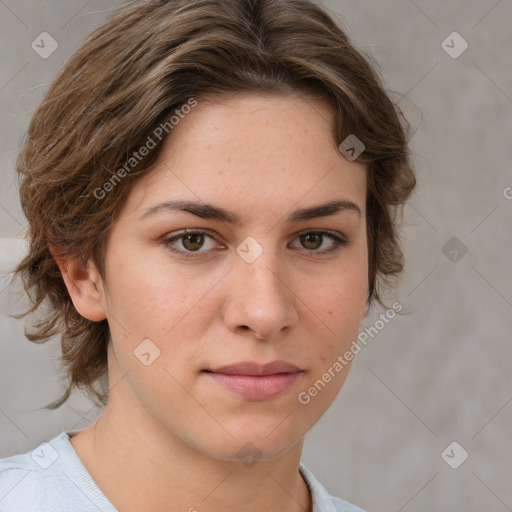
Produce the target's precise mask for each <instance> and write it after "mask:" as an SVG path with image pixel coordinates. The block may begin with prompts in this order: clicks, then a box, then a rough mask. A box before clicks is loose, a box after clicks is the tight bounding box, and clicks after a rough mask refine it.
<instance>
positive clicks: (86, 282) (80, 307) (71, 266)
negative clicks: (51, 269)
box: [48, 246, 107, 322]
mask: <svg viewBox="0 0 512 512" xmlns="http://www.w3.org/2000/svg"><path fill="white" fill-rule="evenodd" d="M48 248H49V250H50V252H51V254H52V256H53V257H54V259H55V261H56V262H57V265H58V266H59V269H60V271H61V274H62V278H63V279H64V283H65V285H66V288H67V289H68V293H69V296H70V297H71V300H72V301H73V305H74V306H75V309H76V310H77V311H78V312H79V313H80V314H81V315H82V316H83V317H85V318H87V319H88V320H91V321H93V322H99V321H101V320H104V319H105V318H107V312H106V307H105V296H104V292H103V286H102V283H101V277H100V275H99V274H98V271H97V270H96V268H95V266H94V264H93V263H92V262H91V261H90V260H89V261H88V262H87V265H86V266H84V265H83V264H82V262H81V261H79V260H78V259H71V258H63V257H61V256H60V254H59V251H58V249H57V248H55V247H53V246H48Z"/></svg>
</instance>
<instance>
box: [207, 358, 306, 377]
mask: <svg viewBox="0 0 512 512" xmlns="http://www.w3.org/2000/svg"><path fill="white" fill-rule="evenodd" d="M207 371H209V372H213V373H223V374H225V375H274V374H277V373H296V372H300V371H302V370H300V368H297V366H295V365H293V364H290V363H287V362H286V361H272V362H270V363H265V364H262V363H257V362H254V361H242V362H240V363H234V364H228V365H225V366H219V367H218V368H213V369H210V370H207Z"/></svg>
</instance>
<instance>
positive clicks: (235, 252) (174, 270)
mask: <svg viewBox="0 0 512 512" xmlns="http://www.w3.org/2000/svg"><path fill="white" fill-rule="evenodd" d="M331 115H332V114H331V111H330V110H329V107H328V105H326V104H324V103H322V102H319V101H318V100H314V99H305V98H301V97H299V96H289V97H277V96H259V95H241V96H237V97H235V98H231V99H224V100H222V101H218V102H215V103H214V102H206V101H204V102H201V100H200V99H198V104H197V106H196V107H195V108H194V109H193V110H192V111H191V112H190V114H188V115H187V116H185V117H184V118H183V119H181V120H180V122H179V124H177V125H175V126H174V129H173V130H172V133H171V137H169V138H168V139H167V140H166V142H165V143H164V146H163V148H162V152H161V154H160V155H159V160H158V163H157V166H156V167H155V168H154V169H153V170H152V171H151V172H149V173H148V174H146V175H144V176H143V177H142V178H141V179H140V180H139V181H137V182H136V183H135V185H134V187H133V189H132V190H131V192H130V195H129V197H128V199H127V201H126V203H125V205H124V207H123V210H122V212H121V215H120V217H119V220H118V221H117V223H116V224H115V225H114V226H113V229H112V231H111V233H110V237H109V239H108V244H107V248H106V262H105V263H106V264H105V276H106V278H105V281H104V282H102V283H101V287H100V290H101V293H102V295H101V301H102V302H103V303H104V307H105V309H106V311H107V313H106V316H107V318H108V322H109V326H110V329H111V334H112V344H111V345H110V347H109V368H112V367H113V366H117V367H119V369H120V371H121V373H122V374H123V375H125V377H124V379H123V385H122V386H119V389H118V394H120V395H121V396H120V399H121V400H123V399H126V400H127V401H128V400H130V401H132V402H134V403H136V404H137V407H138V408H139V412H140V413H141V414H142V415H143V416H144V415H146V416H147V417H148V418H151V421H152V422H156V424H158V425H159V426H160V427H161V428H163V429H164V431H165V432H166V433H169V434H171V435H172V436H173V437H175V438H176V439H179V440H180V441H182V442H183V443H185V444H186V445H188V446H190V447H192V448H194V449H195V450H199V451H200V452H203V453H205V454H208V455H209V456H211V457H215V458H219V459H231V458H236V457H237V456H238V455H237V454H238V453H239V450H240V449H241V448H242V447H244V446H249V445H247V443H252V444H251V445H250V446H252V447H253V448H252V449H257V450H258V451H259V452H260V454H261V455H260V456H261V457H262V458H263V459H272V458H275V457H277V456H279V455H280V454H283V453H284V452H286V451H287V450H288V449H289V448H290V447H292V446H293V445H295V444H296V443H297V442H299V441H300V440H301V439H302V438H303V436H304V434H305V433H306V432H307V431H308V429H310V428H311V427H312V426H313V425H314V423H315V422H316V421H317V420H318V419H319V418H320V416H321V415H322V414H323V413H324V412H325V410H326V409H327V408H328V406H329V405H330V404H331V402H332V401H333V399H334V398H335V396H336V394H337V393H338V391H339V389H340V388H341V386H342V384H343V381H344V380H345V377H346V375H347V372H348V369H349V368H348V365H347V366H345V367H344V368H343V369H342V370H339V371H336V370H335V371H333V370H332V368H333V365H334V364H335V362H336V361H337V358H338V356H340V355H343V354H344V353H345V351H346V350H348V349H349V347H350V345H351V343H352V342H353V341H354V340H355V339H356V337H357V334H358V330H359V323H360V321H361V318H362V317H363V316H364V313H365V306H366V297H367V290H368V280H367V272H368V259H367V243H366V223H365V217H366V212H365V198H366V175H365V173H366V169H365V167H364V166H362V165H361V164H358V163H355V162H350V161H349V160H347V159H346V158H345V157H344V156H343V155H342V154H341V153H340V152H339V151H338V149H337V146H336V144H335V142H334V141H333V139H332V135H331ZM118 186H122V185H118ZM177 201H180V202H188V203H196V204H195V205H192V204H188V205H185V204H184V203H182V204H181V207H182V208H180V205H179V204H177V203H174V207H172V205H171V204H170V203H171V202H177ZM335 202H336V204H337V206H336V207H335V208H324V209H323V210H317V211H316V212H312V211H309V214H308V210H310V209H311V208H313V207H318V206H320V205H324V204H326V203H332V204H335ZM164 203H167V206H163V204H164ZM205 204H207V205H209V206H208V207H206V206H204V205H205ZM159 205H160V206H159ZM201 205H202V206H201ZM210 207H213V208H214V209H213V208H210ZM358 210H359V211H358ZM226 212H228V213H229V215H230V216H231V217H232V218H229V217H228V218H226V217H225V214H226ZM301 212H302V214H301ZM327 213H328V214H327ZM223 214H224V215H223ZM235 220H236V222H234V221H235ZM185 230H186V231H187V233H184V231H185ZM340 240H341V242H340ZM276 362H277V363H276ZM268 363H271V364H268ZM233 365H234V366H233ZM226 366H230V367H229V368H222V367H226ZM330 368H331V372H330V375H331V378H330V379H326V378H325V377H324V378H323V377H322V376H323V375H325V373H326V372H328V370H329V369H330ZM265 374H266V375H265ZM322 378H323V380H322ZM319 379H320V380H322V382H323V384H324V385H320V386H319V385H318V384H317V387H316V393H315V392H314V391H313V392H311V393H309V392H308V390H309V389H310V388H311V387H312V386H314V384H315V382H318V380H319ZM326 380H328V382H325V381H326ZM306 395H307V396H306ZM116 396H117V395H116ZM300 397H302V400H301V399H300ZM307 397H309V399H308V398H307ZM118 398H119V397H118ZM306 402H307V403H306ZM254 447H255V448H254Z"/></svg>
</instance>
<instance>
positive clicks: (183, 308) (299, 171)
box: [0, 0, 415, 512]
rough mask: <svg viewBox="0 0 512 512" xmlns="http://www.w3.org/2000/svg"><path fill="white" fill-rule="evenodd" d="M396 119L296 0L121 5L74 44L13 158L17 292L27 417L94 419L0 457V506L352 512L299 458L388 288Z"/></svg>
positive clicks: (398, 154) (351, 57) (345, 49)
mask: <svg viewBox="0 0 512 512" xmlns="http://www.w3.org/2000/svg"><path fill="white" fill-rule="evenodd" d="M399 114H400V112H399V110H398V108H397V107H395V105H394V104H393V103H392V101H391V100H390V98H389V97H388V95H387V94H386V92H385V90H384V89H383V87H382V85H381V83H380V80H379V78H378V76H377V74H376V72H375V71H374V70H373V69H372V67H371V66H370V64H369V63H368V62H367V60H366V59H365V58H364V57H363V56H362V55H361V54H360V53H359V52H358V51H357V50H356V49H355V48H354V47H353V46H352V45H351V44H350V42H349V40H348V38H347V36H346V34H344V33H343V31H342V30H341V29H340V28H339V27H338V26H337V25H336V24H335V23H334V21H333V20H332V19H331V18H330V16H329V15H328V14H327V13H326V12H325V11H323V10H322V9H321V8H320V7H319V6H317V5H315V4H314V3H312V2H309V1H306V0H292V1H284V0H273V1H271V0H269V1H260V2H257V1H254V0H222V1H221V0H194V1H190V0H187V1H185V0H175V1H169V2H164V1H156V0H150V1H138V2H131V3H130V4H129V5H127V6H125V7H124V8H122V9H121V10H120V11H119V12H118V13H117V15H116V16H115V17H114V18H113V19H112V20H111V21H109V22H108V23H106V24H104V25H103V26H102V27H100V28H99V29H97V30H96V31H94V32H93V33H92V34H91V36H90V38H89V39H88V40H87V41H86V43H85V44H84V45H83V46H82V47H81V48H80V49H79V50H78V51H77V52H76V53H75V55H73V56H72V58H71V59H70V60H69V62H68V63H67V65H66V66H65V67H64V69H63V70H62V72H61V73H60V74H59V76H58V77H57V78H56V79H55V81H54V82H53V84H52V85H51V86H50V88H49V90H48V91H47V93H46V96H45V98H44V99H43V101H42V104H41V105H40V107H39V108H38V109H37V111H36V112H35V113H34V115H33V118H32V121H31V124H30V126H29V129H28V133H27V138H26V142H25V145H24V147H23V148H22V151H21V153H20V156H19V159H18V163H17V171H18V172H19V175H20V178H21V183H20V195H21V203H22V207H23V209H24V212H25V215H26V217H27V220H28V222H29V225H30V233H29V236H30V252H29V254H28V256H27V257H26V258H25V259H24V260H23V261H22V262H21V264H20V265H19V266H18V268H17V270H16V274H17V275H19V276H20V277H22V279H23V282H24V284H25V288H26V290H27V292H28V293H30V294H31V296H32V300H33V306H32V308H31V309H30V310H29V311H28V312H31V311H35V310H36V309H38V308H39V306H40V305H41V304H42V303H43V302H46V303H47V304H50V306H51V307H50V309H49V310H48V311H46V312H45V313H46V316H45V317H44V318H43V319H42V321H40V322H39V323H38V324H37V325H36V326H35V331H33V332H31V333H27V336H28V337H29V339H31V340H33V341H44V340H46V339H48V338H49V337H50V336H52V335H56V334H60V335H61V336H62V360H63V363H64V365H65V367H66V370H67V373H68V376H69V387H68V389H67V392H66V393H65V394H64V396H63V397H61V399H59V400H58V401H56V402H55V403H53V404H52V405H50V406H49V407H50V408H56V407H58V406H60V405H62V404H63V403H64V402H65V401H66V400H67V398H68V396H69V393H70V392H71V390H72V389H73V388H75V387H76V388H80V389H83V390H85V391H86V392H87V393H88V394H89V395H91V396H92V397H94V398H95V399H97V400H99V401H100V403H101V404H103V405H105V408H104V410H103V412H102V414H101V416H100V417H99V418H98V420H97V421H96V422H95V423H94V424H92V425H90V426H89V427H88V428H86V429H85V430H82V431H74V432H62V433H61V434H60V435H59V436H57V437H55V438H54V439H52V440H50V441H49V443H43V444H42V445H40V446H39V447H37V448H35V449H34V450H32V451H31V452H28V453H26V454H22V455H15V456H12V457H8V458H5V459H2V460H1V463H0V497H1V501H0V508H1V509H2V510H5V511H6V512H7V511H14V510H24V511H25V510H32V509H33V510H38V511H46V510H80V511H84V510H97V509H99V510H105V511H114V510H120V511H123V512H131V511H140V510H148V511H152V512H159V511H166V512H168V511H182V510H188V511H195V510H197V511H199V512H201V511H202V510H209V511H224V510H240V511H261V510H265V511H274V510H275V511H290V512H291V511H314V512H320V511H322V512H323V511H335V510H336V511H349V510H350V511H358V510H361V509H360V508H358V507H356V506H354V505H351V504H350V503H348V502H346V501H344V500H341V499H339V498H335V497H332V496H329V494H328V493H327V491H326V490H325V488H324V487H323V486H322V485H321V484H320V483H319V482H318V480H316V478H315V477H314V475H313V474H312V473H311V471H309V470H308V469H307V468H306V467H305V466H304V465H303V464H302V463H301V462H300V457H301V452H302V446H303V439H304V436H305V434H306V433H307V431H308V430H309V429H311V427H312V426H313V425H314V424H315V423H316V422H317V421H318V419H319V418H320V417H321V415H322V414H323V413H324V412H325V411H326V410H327V408H328V407H329V405H330V404H331V403H332V401H333V400H334V398H335V397H336V395H337V393H338V391H339V390H340V388H341V386H342V384H343V382H344V380H345V378H346V375H347V372H348V369H349V366H350V360H351V358H350V359H348V358H347V360H344V361H345V363H344V364H343V365H342V364H341V363H339V357H340V354H346V353H347V351H349V349H350V347H351V346H353V342H354V340H355V339H356V337H357V333H358V330H359V324H360V321H361V319H362V318H363V317H364V316H365V315H366V314H367V312H368V308H369V307H370V306H371V305H372V302H373V301H374V300H378V301H379V302H381V303H382V304H384V302H383V300H382V291H383V289H381V288H382V287H383V285H387V284H389V281H390V280H391V278H393V277H396V276H398V275H399V274H400V272H401V270H402V268H403V256H402V252H401V249H400V246H399V239H398V235H397V228H398V224H397V216H396V213H397V209H398V208H399V207H402V206H403V204H404V203H405V201H406V200H407V198H408V197H409V195H410V193H411V191H412V190H413V188H414V186H415V178H414V174H413V171H412V169H411V164H410V157H409V150H408V146H407V140H406V133H405V131H404V130H405V128H404V127H403V126H402V125H401V123H400V118H399ZM28 312H26V313H25V314H27V313H28ZM336 363H337V364H338V366H336ZM102 377H107V378H108V392H106V393H101V392H100V391H98V389H97V387H95V384H97V383H98V382H100V379H101V378H102ZM320 382H322V383H323V385H322V386H319V385H318V384H319V383H320ZM315 390H316V391H315ZM31 507H32V508H31Z"/></svg>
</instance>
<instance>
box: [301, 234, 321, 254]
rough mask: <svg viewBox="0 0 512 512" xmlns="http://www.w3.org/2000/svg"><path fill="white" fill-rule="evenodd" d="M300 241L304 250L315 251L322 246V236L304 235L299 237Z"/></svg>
mask: <svg viewBox="0 0 512 512" xmlns="http://www.w3.org/2000/svg"><path fill="white" fill-rule="evenodd" d="M300 241H301V243H302V245H303V246H304V248H306V249H308V250H316V249H318V248H319V247H320V246H321V245H322V235H321V234H319V233H306V234H304V235H301V236H300Z"/></svg>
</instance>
